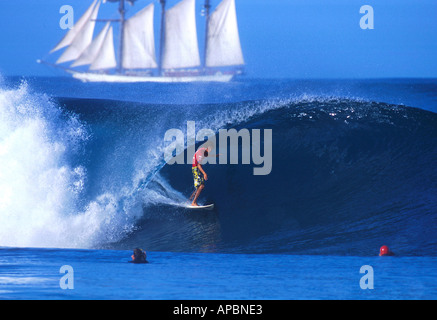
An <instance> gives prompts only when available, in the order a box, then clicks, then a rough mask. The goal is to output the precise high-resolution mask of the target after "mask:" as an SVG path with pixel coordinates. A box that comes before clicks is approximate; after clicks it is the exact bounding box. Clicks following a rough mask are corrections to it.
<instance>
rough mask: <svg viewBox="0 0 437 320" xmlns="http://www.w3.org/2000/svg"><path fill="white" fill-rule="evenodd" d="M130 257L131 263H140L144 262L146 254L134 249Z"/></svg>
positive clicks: (141, 250)
mask: <svg viewBox="0 0 437 320" xmlns="http://www.w3.org/2000/svg"><path fill="white" fill-rule="evenodd" d="M131 257H132V261H133V262H136V263H142V262H146V258H147V254H146V252H145V251H144V250H143V249H140V248H135V249H134V253H133V255H132V256H131Z"/></svg>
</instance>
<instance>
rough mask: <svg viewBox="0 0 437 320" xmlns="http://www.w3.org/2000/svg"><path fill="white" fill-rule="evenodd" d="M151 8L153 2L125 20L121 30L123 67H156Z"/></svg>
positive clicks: (152, 7) (152, 8)
mask: <svg viewBox="0 0 437 320" xmlns="http://www.w3.org/2000/svg"><path fill="white" fill-rule="evenodd" d="M153 10H154V4H153V3H152V4H150V5H148V6H147V7H145V8H144V9H143V10H141V11H139V12H138V13H137V14H136V15H134V16H133V17H131V18H130V19H129V20H127V21H126V22H125V24H124V31H123V67H124V68H127V69H135V68H139V69H140V68H144V69H147V68H157V64H156V56H155V38H154V35H153Z"/></svg>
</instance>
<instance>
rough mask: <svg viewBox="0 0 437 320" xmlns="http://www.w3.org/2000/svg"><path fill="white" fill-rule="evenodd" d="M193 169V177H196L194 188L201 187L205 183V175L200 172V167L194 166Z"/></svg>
mask: <svg viewBox="0 0 437 320" xmlns="http://www.w3.org/2000/svg"><path fill="white" fill-rule="evenodd" d="M191 171H193V178H194V188H196V189H197V188H199V186H200V185H202V184H203V183H204V181H205V180H204V179H203V175H202V173H201V172H200V170H199V168H197V167H192V169H191Z"/></svg>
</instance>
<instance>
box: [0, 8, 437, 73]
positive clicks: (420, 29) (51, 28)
mask: <svg viewBox="0 0 437 320" xmlns="http://www.w3.org/2000/svg"><path fill="white" fill-rule="evenodd" d="M91 2H92V1H91V0H38V1H35V0H14V1H2V10H0V28H1V30H3V31H2V32H1V33H0V43H1V47H0V74H2V75H6V76H8V75H24V76H53V75H59V73H58V72H53V70H51V69H50V67H47V66H43V65H39V64H37V63H36V62H35V61H36V59H40V58H43V59H46V60H49V61H52V62H53V61H55V60H56V58H57V57H58V54H60V52H59V53H57V54H53V55H49V54H48V52H49V51H50V50H51V49H52V48H53V47H54V46H55V45H56V44H57V42H58V41H59V40H60V39H61V38H62V36H63V35H64V34H65V31H64V30H62V29H61V28H60V27H59V20H60V19H61V17H62V14H60V13H59V8H60V7H61V6H62V5H65V4H68V5H71V6H72V7H73V8H74V11H75V19H76V20H77V19H79V17H80V16H81V15H82V13H83V12H84V11H85V10H86V9H87V8H88V6H89V5H90V4H91ZM151 2H152V0H139V1H137V2H136V4H135V6H134V7H131V6H130V5H128V7H129V13H128V16H129V15H132V14H133V13H134V12H136V11H137V10H139V9H140V8H142V7H144V6H145V5H147V4H149V3H151ZM155 2H156V3H158V1H156V0H155ZM211 2H212V4H213V7H215V6H216V5H217V4H218V3H219V0H211ZM175 3H177V0H168V7H171V6H172V5H173V4H175ZM202 3H203V1H202V0H198V1H197V9H198V10H197V23H198V38H199V48H203V26H204V20H203V18H202V17H201V16H200V10H201V6H202ZM236 5H237V15H238V24H239V28H240V39H241V43H242V48H243V54H244V58H245V61H246V71H247V75H248V76H249V77H253V78H379V77H437V1H436V0H420V1H417V0H378V1H375V0H236ZM363 5H371V6H372V7H373V9H374V29H373V30H362V29H361V28H360V19H361V17H362V14H360V7H361V6H363ZM116 8H117V5H116V4H114V3H109V2H108V3H106V4H104V5H103V6H102V9H101V11H100V14H99V17H100V18H103V17H109V18H116V17H117V12H116ZM157 8H159V6H157ZM155 25H156V31H155V32H156V33H157V32H158V31H159V10H157V11H156V13H155ZM101 27H102V25H98V26H97V27H96V31H95V33H96V32H98V31H99V29H100V28H101ZM116 34H117V33H116Z"/></svg>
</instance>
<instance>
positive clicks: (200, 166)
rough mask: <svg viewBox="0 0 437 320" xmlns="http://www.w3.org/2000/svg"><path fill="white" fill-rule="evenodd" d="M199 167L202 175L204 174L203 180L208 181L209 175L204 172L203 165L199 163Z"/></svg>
mask: <svg viewBox="0 0 437 320" xmlns="http://www.w3.org/2000/svg"><path fill="white" fill-rule="evenodd" d="M197 167H198V168H199V170H200V172H202V174H203V178H204V179H205V180H208V175H207V174H206V172H205V171H204V170H203V168H202V165H201V164H200V163H199V164H197Z"/></svg>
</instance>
